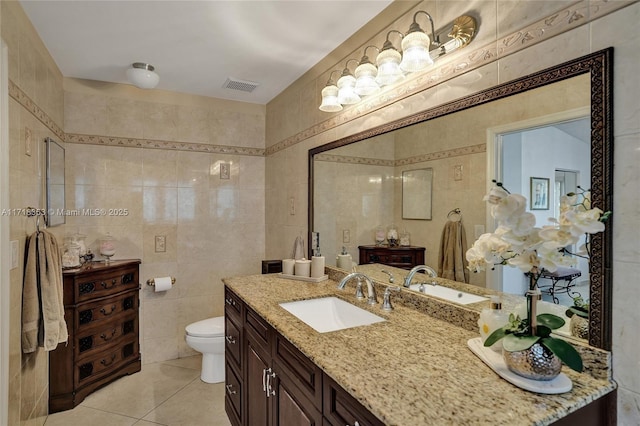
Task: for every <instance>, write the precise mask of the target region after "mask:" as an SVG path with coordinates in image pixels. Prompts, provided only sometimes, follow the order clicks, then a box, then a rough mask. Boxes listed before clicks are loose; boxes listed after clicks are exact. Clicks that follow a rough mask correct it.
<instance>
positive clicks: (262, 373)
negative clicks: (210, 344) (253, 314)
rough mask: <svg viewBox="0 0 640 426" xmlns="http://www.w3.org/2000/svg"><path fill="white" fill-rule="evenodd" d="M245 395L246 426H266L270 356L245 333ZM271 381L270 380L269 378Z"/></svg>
mask: <svg viewBox="0 0 640 426" xmlns="http://www.w3.org/2000/svg"><path fill="white" fill-rule="evenodd" d="M246 347H247V351H246V354H247V356H246V375H245V379H244V383H245V395H246V398H247V405H246V406H247V410H246V419H247V425H248V426H268V425H269V415H270V413H271V410H270V409H269V404H270V403H271V399H270V398H269V397H268V395H267V379H268V377H267V376H268V375H269V374H272V370H271V368H270V367H271V356H270V354H268V353H265V352H264V350H263V349H262V348H261V347H260V345H257V344H256V342H255V340H254V339H253V337H252V336H251V335H250V334H249V333H246ZM269 379H271V378H269Z"/></svg>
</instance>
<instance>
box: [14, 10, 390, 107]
mask: <svg viewBox="0 0 640 426" xmlns="http://www.w3.org/2000/svg"><path fill="white" fill-rule="evenodd" d="M391 2H392V0H350V1H326V0H325V1H322V0H316V1H292V0H289V1H284V0H280V1H273V0H257V1H245V0H236V1H204V0H201V1H186V0H173V1H157V0H138V1H115V0H106V1H104V0H103V1H97V0H81V1H59V0H38V1H36V0H21V1H20V3H21V5H22V7H23V8H24V10H25V12H26V14H27V16H28V17H29V19H30V20H31V22H32V23H33V25H34V27H35V28H36V30H37V31H38V34H39V35H40V38H41V39H42V40H43V42H44V44H45V46H46V47H47V49H48V50H49V52H50V54H51V56H52V57H53V59H54V61H55V62H56V64H57V65H58V67H59V68H60V71H61V72H62V74H63V75H64V76H65V77H75V78H83V79H90V80H99V81H106V82H113V83H127V80H126V70H127V68H129V67H130V66H131V64H132V63H133V62H146V63H149V64H152V65H153V66H155V68H156V72H157V73H158V74H159V75H160V83H159V84H158V86H157V87H156V88H157V89H163V90H169V91H174V92H183V93H191V94H197V95H203V96H210V97H215V98H222V99H230V100H238V101H244V102H252V103H257V104H266V103H267V102H269V101H270V100H271V99H273V98H274V97H275V96H277V95H278V94H279V93H281V92H282V91H283V90H284V89H285V88H286V87H287V86H289V85H290V84H291V83H293V82H294V81H295V80H297V79H298V78H299V77H300V76H302V75H303V74H304V73H305V72H306V71H308V70H309V69H310V68H312V67H313V66H314V65H315V64H316V63H317V62H319V61H320V60H321V59H322V58H324V57H325V56H326V55H327V54H328V53H330V52H331V51H332V50H333V49H335V48H336V47H337V46H339V45H340V44H342V43H343V42H344V41H345V40H346V39H347V38H349V37H350V36H351V35H352V34H354V33H355V32H356V31H357V30H358V29H360V28H361V27H362V26H363V25H364V24H366V23H367V22H368V21H369V20H371V19H372V18H373V17H374V16H376V15H377V14H378V13H380V12H381V11H382V10H383V9H384V8H386V7H387V6H388V5H389V4H390V3H391ZM227 78H232V79H237V80H243V81H250V82H254V83H258V87H257V88H256V89H255V90H254V91H253V92H251V93H248V92H244V91H238V90H232V89H228V88H223V85H224V83H225V82H226V80H227Z"/></svg>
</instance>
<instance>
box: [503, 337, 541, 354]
mask: <svg viewBox="0 0 640 426" xmlns="http://www.w3.org/2000/svg"><path fill="white" fill-rule="evenodd" d="M538 340H540V337H539V336H516V335H515V334H509V335H507V336H506V337H505V338H504V341H503V342H502V347H503V348H504V350H505V351H508V352H518V351H524V350H525V349H529V348H530V347H531V346H533V344H534V343H536V342H537V341H538Z"/></svg>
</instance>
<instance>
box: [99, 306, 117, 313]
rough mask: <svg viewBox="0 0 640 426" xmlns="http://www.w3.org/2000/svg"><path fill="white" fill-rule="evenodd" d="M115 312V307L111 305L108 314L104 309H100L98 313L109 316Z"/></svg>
mask: <svg viewBox="0 0 640 426" xmlns="http://www.w3.org/2000/svg"><path fill="white" fill-rule="evenodd" d="M115 310H116V305H111V310H110V311H109V312H107V309H106V308H102V309H100V312H102V315H111V314H112V313H113V312H114V311H115Z"/></svg>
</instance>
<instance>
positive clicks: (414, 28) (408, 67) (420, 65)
mask: <svg viewBox="0 0 640 426" xmlns="http://www.w3.org/2000/svg"><path fill="white" fill-rule="evenodd" d="M420 13H424V14H425V15H426V16H427V18H429V22H430V23H431V37H432V38H431V39H429V36H428V35H427V34H426V33H425V32H424V31H422V28H420V25H418V22H417V21H416V19H417V18H418V15H419V14H420ZM435 33H436V32H435V29H434V26H433V18H432V17H431V15H429V14H428V13H427V12H425V11H424V10H419V11H417V12H416V13H415V14H414V15H413V22H412V23H411V25H410V26H409V31H407V34H406V35H405V36H404V37H403V38H402V43H401V46H402V62H400V69H401V70H402V71H405V72H416V71H421V70H423V69H425V68H426V67H428V66H429V65H433V59H431V55H430V54H429V51H430V50H431V46H432V45H433V46H434V47H439V46H440V42H439V41H438V38H437V37H436V35H435Z"/></svg>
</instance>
